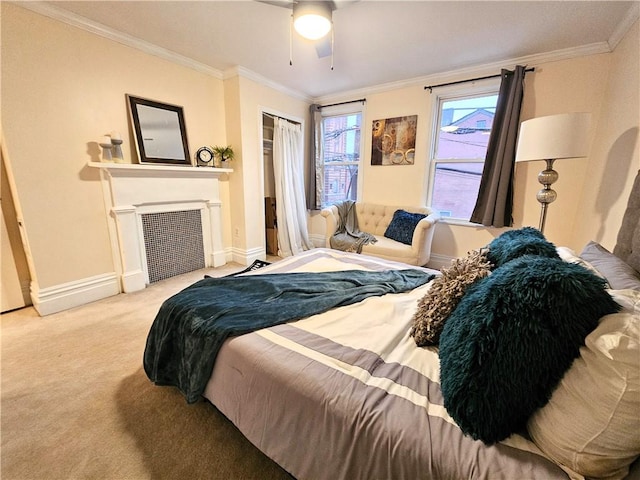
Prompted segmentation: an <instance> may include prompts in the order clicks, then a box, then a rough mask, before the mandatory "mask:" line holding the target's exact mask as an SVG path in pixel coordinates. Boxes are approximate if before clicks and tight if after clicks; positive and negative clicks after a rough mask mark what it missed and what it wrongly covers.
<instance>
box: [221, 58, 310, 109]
mask: <svg viewBox="0 0 640 480" xmlns="http://www.w3.org/2000/svg"><path fill="white" fill-rule="evenodd" d="M233 77H242V78H247V79H249V80H253V81H254V82H256V83H259V84H260V85H263V86H265V87H269V88H271V89H273V90H276V91H278V92H281V93H284V94H285V95H288V96H290V97H293V98H297V99H298V100H302V101H303V102H307V103H313V101H312V100H313V99H312V98H311V97H310V96H308V95H306V94H304V93H302V92H299V91H297V90H293V89H291V88H289V87H285V86H283V85H281V84H279V83H276V82H274V81H273V80H269V79H268V78H266V77H263V76H262V75H260V74H259V73H256V72H254V71H252V70H249V69H248V68H245V67H242V66H240V65H236V66H234V67H231V68H228V69H226V70H225V71H224V72H223V74H222V79H223V80H227V79H229V78H233Z"/></svg>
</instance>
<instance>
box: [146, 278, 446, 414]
mask: <svg viewBox="0 0 640 480" xmlns="http://www.w3.org/2000/svg"><path fill="white" fill-rule="evenodd" d="M433 277H434V275H431V274H428V273H426V272H424V271H421V270H415V269H407V270H389V271H382V272H369V271H360V270H348V271H341V272H322V273H280V274H270V275H251V276H245V277H226V278H205V279H203V280H200V281H199V282H197V283H195V284H193V285H191V286H189V287H187V288H186V289H184V290H182V291H181V292H179V293H177V294H176V295H174V296H173V297H171V298H169V299H167V300H166V301H165V302H164V303H163V304H162V306H161V307H160V311H159V312H158V314H157V316H156V318H155V320H154V322H153V325H152V327H151V330H150V332H149V335H148V337H147V344H146V348H145V352H144V369H145V372H146V373H147V376H148V377H149V378H150V379H151V380H152V381H153V382H155V383H156V384H158V385H172V386H175V387H177V388H178V389H180V391H181V392H182V393H183V394H184V395H185V397H186V399H187V402H189V403H194V402H196V401H198V399H199V398H200V395H201V394H202V393H203V392H204V389H205V387H206V384H207V382H208V381H209V377H210V376H211V373H212V371H213V365H214V362H215V359H216V355H217V353H218V351H219V350H220V347H221V346H222V344H223V343H224V341H225V340H226V339H227V338H229V337H231V336H237V335H242V334H245V333H249V332H253V331H255V330H258V329H261V328H266V327H270V326H274V325H279V324H281V323H286V322H291V321H294V320H299V319H301V318H305V317H309V316H311V315H315V314H318V313H322V312H325V311H327V310H330V309H332V308H336V307H341V306H344V305H350V304H353V303H357V302H360V301H361V300H364V299H365V298H367V297H370V296H381V295H385V294H387V293H400V292H404V291H408V290H412V289H414V288H416V287H419V286H420V285H423V284H425V283H427V282H428V281H429V280H431V279H432V278H433ZM353 321H354V322H357V321H361V322H366V318H354V319H353Z"/></svg>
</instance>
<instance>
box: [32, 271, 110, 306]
mask: <svg viewBox="0 0 640 480" xmlns="http://www.w3.org/2000/svg"><path fill="white" fill-rule="evenodd" d="M119 293H120V286H119V285H118V276H117V275H116V273H115V272H113V273H105V274H103V275H96V276H95V277H89V278H83V279H81V280H77V281H73V282H69V283H63V284H60V285H55V286H53V287H47V288H38V287H37V285H32V286H31V301H32V302H33V307H34V308H35V309H36V311H37V312H38V313H39V314H40V315H41V316H44V315H51V314H52V313H57V312H61V311H63V310H68V309H70V308H73V307H78V306H80V305H85V304H87V303H91V302H95V301H96V300H100V299H103V298H107V297H111V296H113V295H118V294H119Z"/></svg>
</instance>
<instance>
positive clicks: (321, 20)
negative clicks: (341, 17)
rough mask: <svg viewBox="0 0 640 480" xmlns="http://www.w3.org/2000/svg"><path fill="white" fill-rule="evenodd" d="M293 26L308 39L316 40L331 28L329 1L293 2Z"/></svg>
mask: <svg viewBox="0 0 640 480" xmlns="http://www.w3.org/2000/svg"><path fill="white" fill-rule="evenodd" d="M293 27H294V28H295V29H296V32H298V33H299V34H300V35H302V36H303V37H304V38H308V39H309V40H318V39H320V38H322V37H324V36H325V35H326V34H327V33H329V31H330V30H331V4H330V3H329V2H322V1H319V2H310V1H306V2H297V3H294V4H293Z"/></svg>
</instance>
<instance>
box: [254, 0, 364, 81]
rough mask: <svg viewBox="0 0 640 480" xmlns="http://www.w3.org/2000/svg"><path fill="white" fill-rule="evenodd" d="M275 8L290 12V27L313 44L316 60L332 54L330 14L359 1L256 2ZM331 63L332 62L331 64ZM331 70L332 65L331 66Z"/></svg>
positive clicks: (289, 0) (286, 0)
mask: <svg viewBox="0 0 640 480" xmlns="http://www.w3.org/2000/svg"><path fill="white" fill-rule="evenodd" d="M257 1H259V2H260V3H266V4H268V5H273V6H276V7H282V8H287V9H289V10H292V17H293V18H292V27H293V29H295V31H296V32H298V34H299V35H301V36H302V37H304V38H306V39H308V40H311V41H313V42H314V44H315V48H316V53H317V54H318V58H324V57H328V56H330V55H332V54H333V20H332V13H333V11H334V10H337V9H338V8H342V7H345V6H347V5H349V4H351V3H356V2H357V1H359V0H347V1H331V0H318V1H316V0H257ZM332 63H333V62H332ZM331 69H332V70H333V65H332V66H331Z"/></svg>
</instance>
